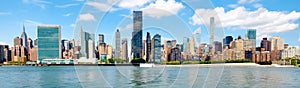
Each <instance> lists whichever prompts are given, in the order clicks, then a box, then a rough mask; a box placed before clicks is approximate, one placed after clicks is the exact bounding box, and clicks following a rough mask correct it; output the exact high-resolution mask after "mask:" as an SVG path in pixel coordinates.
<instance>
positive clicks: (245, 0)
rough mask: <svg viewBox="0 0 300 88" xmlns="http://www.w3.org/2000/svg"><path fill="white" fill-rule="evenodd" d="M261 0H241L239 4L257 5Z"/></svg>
mask: <svg viewBox="0 0 300 88" xmlns="http://www.w3.org/2000/svg"><path fill="white" fill-rule="evenodd" d="M258 1H259V0H239V1H238V4H251V3H255V2H258Z"/></svg>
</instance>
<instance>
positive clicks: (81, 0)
mask: <svg viewBox="0 0 300 88" xmlns="http://www.w3.org/2000/svg"><path fill="white" fill-rule="evenodd" d="M76 1H78V2H83V1H84V0H76Z"/></svg>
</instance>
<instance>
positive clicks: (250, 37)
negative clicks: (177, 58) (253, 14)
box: [247, 29, 256, 39]
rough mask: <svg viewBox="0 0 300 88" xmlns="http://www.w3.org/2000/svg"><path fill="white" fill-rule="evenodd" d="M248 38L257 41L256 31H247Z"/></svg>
mask: <svg viewBox="0 0 300 88" xmlns="http://www.w3.org/2000/svg"><path fill="white" fill-rule="evenodd" d="M247 36H248V38H249V39H256V30H255V29H249V30H248V31H247Z"/></svg>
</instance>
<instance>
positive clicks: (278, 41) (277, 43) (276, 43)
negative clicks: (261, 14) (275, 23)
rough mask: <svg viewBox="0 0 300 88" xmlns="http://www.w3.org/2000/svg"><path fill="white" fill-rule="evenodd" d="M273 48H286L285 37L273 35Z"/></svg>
mask: <svg viewBox="0 0 300 88" xmlns="http://www.w3.org/2000/svg"><path fill="white" fill-rule="evenodd" d="M270 41H271V50H275V49H277V50H283V49H284V39H283V38H280V37H279V36H273V37H271V40H270Z"/></svg>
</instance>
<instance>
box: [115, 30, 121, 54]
mask: <svg viewBox="0 0 300 88" xmlns="http://www.w3.org/2000/svg"><path fill="white" fill-rule="evenodd" d="M115 39H116V40H115V41H116V42H115V44H116V45H115V56H114V57H115V58H121V57H120V56H121V55H120V53H121V51H120V47H121V44H120V42H121V40H120V31H119V29H117V31H116V33H115Z"/></svg>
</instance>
